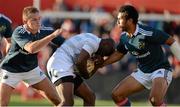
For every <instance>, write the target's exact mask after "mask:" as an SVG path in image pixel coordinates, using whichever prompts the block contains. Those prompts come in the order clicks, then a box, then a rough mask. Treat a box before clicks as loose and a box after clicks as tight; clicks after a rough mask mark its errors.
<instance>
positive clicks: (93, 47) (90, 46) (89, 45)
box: [83, 39, 99, 56]
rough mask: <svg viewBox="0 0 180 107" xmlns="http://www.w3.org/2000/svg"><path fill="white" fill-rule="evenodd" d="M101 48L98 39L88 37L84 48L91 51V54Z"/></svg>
mask: <svg viewBox="0 0 180 107" xmlns="http://www.w3.org/2000/svg"><path fill="white" fill-rule="evenodd" d="M98 48H99V43H98V42H97V41H93V40H91V39H87V41H86V43H85V45H84V46H83V49H84V50H85V51H87V52H88V53H89V55H90V56H91V55H92V53H94V52H96V51H97V50H98Z"/></svg>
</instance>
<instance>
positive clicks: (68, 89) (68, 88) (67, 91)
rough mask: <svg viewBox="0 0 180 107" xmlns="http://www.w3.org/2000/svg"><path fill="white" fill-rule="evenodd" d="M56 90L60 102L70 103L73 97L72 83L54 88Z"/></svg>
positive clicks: (64, 83) (65, 83)
mask: <svg viewBox="0 0 180 107" xmlns="http://www.w3.org/2000/svg"><path fill="white" fill-rule="evenodd" d="M56 90H57V91H58V94H59V96H60V98H61V100H62V101H68V100H69V101H71V100H73V97H74V83H72V82H63V83H61V84H59V85H58V86H56Z"/></svg>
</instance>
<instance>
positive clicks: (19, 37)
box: [12, 31, 32, 49]
mask: <svg viewBox="0 0 180 107" xmlns="http://www.w3.org/2000/svg"><path fill="white" fill-rule="evenodd" d="M12 38H13V39H14V40H15V42H16V43H17V44H18V45H19V46H20V47H21V48H22V49H24V46H25V44H26V43H28V42H30V41H32V38H31V37H30V35H27V34H26V33H20V32H18V31H14V32H13V34H12Z"/></svg>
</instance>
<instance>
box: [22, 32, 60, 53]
mask: <svg viewBox="0 0 180 107" xmlns="http://www.w3.org/2000/svg"><path fill="white" fill-rule="evenodd" d="M62 31H63V30H62V29H57V30H56V31H54V32H53V33H52V34H50V35H48V36H46V37H44V38H42V39H40V40H37V41H33V42H28V43H26V44H25V46H24V49H25V50H26V51H28V52H29V53H31V54H34V53H37V52H39V51H40V50H41V48H43V47H44V46H47V45H48V44H49V43H50V42H51V41H52V40H53V39H54V38H56V37H57V36H58V35H59V34H60V33H62Z"/></svg>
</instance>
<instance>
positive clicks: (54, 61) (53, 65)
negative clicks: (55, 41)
mask: <svg viewBox="0 0 180 107" xmlns="http://www.w3.org/2000/svg"><path fill="white" fill-rule="evenodd" d="M47 70H48V75H49V77H50V78H51V81H52V82H53V83H55V82H56V81H57V80H58V79H60V78H62V77H65V76H73V77H75V74H74V63H73V61H72V59H71V57H70V56H68V55H67V54H66V52H64V51H63V50H61V49H60V50H58V51H56V52H55V53H54V54H53V55H52V56H51V58H50V59H49V61H48V63H47Z"/></svg>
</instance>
